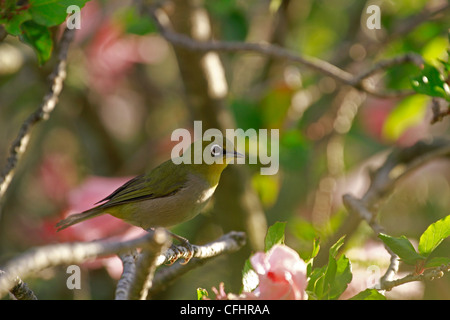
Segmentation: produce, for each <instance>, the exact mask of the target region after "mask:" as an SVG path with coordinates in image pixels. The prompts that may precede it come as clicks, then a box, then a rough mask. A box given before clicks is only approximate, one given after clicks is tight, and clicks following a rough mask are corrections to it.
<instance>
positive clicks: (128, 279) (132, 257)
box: [115, 249, 138, 300]
mask: <svg viewBox="0 0 450 320" xmlns="http://www.w3.org/2000/svg"><path fill="white" fill-rule="evenodd" d="M137 255H138V252H137V251H136V249H133V250H131V251H129V252H125V253H123V254H120V255H119V258H120V260H122V265H123V271H122V276H121V277H120V279H119V281H118V282H117V287H116V295H115V300H128V293H129V292H130V286H131V283H132V282H133V278H134V274H135V273H136V259H137Z"/></svg>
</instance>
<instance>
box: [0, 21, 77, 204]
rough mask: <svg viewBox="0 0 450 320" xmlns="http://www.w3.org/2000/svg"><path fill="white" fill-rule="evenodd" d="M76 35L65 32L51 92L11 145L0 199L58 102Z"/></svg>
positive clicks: (0, 186) (52, 74) (53, 73)
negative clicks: (32, 138) (37, 127)
mask: <svg viewBox="0 0 450 320" xmlns="http://www.w3.org/2000/svg"><path fill="white" fill-rule="evenodd" d="M74 34H75V30H71V29H68V28H66V29H65V30H64V33H63V35H62V37H61V41H60V43H59V45H60V49H59V53H58V61H57V63H56V66H55V68H54V69H53V72H52V73H51V74H50V88H49V91H48V93H47V94H46V95H45V96H44V98H43V101H42V104H41V106H40V107H39V108H38V109H37V110H36V111H35V112H33V113H32V114H31V115H30V116H28V118H27V119H26V120H25V121H24V123H23V124H22V126H21V127H20V130H19V133H18V135H17V137H16V139H15V140H14V141H13V143H12V145H11V148H10V151H9V157H8V159H7V161H6V165H5V167H4V168H3V170H2V172H1V175H0V199H1V198H2V197H3V195H4V194H5V192H6V190H7V189H8V186H9V184H10V182H11V180H12V178H13V176H14V170H15V168H16V166H17V163H18V162H19V160H20V157H21V156H22V155H23V154H24V152H25V150H26V149H27V145H28V142H29V140H30V135H31V129H32V128H33V126H34V125H35V124H36V123H38V122H40V121H43V120H44V121H45V120H47V119H48V118H49V117H50V113H51V112H52V111H53V109H54V108H55V106H56V104H57V102H58V97H59V94H60V93H61V90H62V88H63V82H64V80H65V78H66V60H67V52H68V49H69V45H70V43H71V41H72V39H73V37H74Z"/></svg>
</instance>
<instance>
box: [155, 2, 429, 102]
mask: <svg viewBox="0 0 450 320" xmlns="http://www.w3.org/2000/svg"><path fill="white" fill-rule="evenodd" d="M158 10H162V9H160V5H153V6H149V14H150V15H151V16H152V18H153V20H154V21H155V23H156V26H157V28H158V31H159V33H160V34H161V35H162V36H163V37H164V38H165V39H166V40H167V41H169V42H170V43H171V44H172V45H174V46H181V47H184V48H186V49H189V50H191V51H205V52H208V51H220V52H253V53H258V54H264V55H266V56H269V57H273V58H278V59H286V60H289V61H292V62H297V63H300V64H302V65H304V66H306V67H308V68H310V69H312V70H314V71H317V72H319V73H321V74H323V75H326V76H329V77H331V78H333V79H335V80H337V81H339V82H341V83H343V84H346V85H349V86H352V87H354V88H356V89H358V90H361V91H364V92H366V93H369V94H371V95H373V96H377V97H383V98H392V97H402V96H406V95H411V94H413V93H414V91H413V90H406V91H404V90H402V91H381V90H378V89H376V88H374V86H373V85H371V84H370V83H369V82H368V81H364V80H366V79H367V78H368V77H370V76H372V75H373V74H374V73H376V72H379V71H382V70H385V69H386V68H389V67H392V66H394V65H397V64H403V63H407V62H412V63H414V64H416V65H421V64H422V63H423V60H422V57H420V56H419V55H418V54H413V53H407V54H404V55H401V56H398V57H394V58H392V59H386V60H383V61H380V62H379V63H377V64H376V65H375V66H373V67H372V68H370V69H369V70H367V71H363V72H361V73H360V74H358V75H352V74H351V73H349V72H347V71H345V70H342V69H340V68H339V67H337V66H335V65H333V64H331V63H329V62H327V61H325V60H321V59H318V58H316V57H310V56H307V55H300V54H297V53H294V52H292V51H290V50H288V49H285V48H283V47H279V46H277V45H272V44H268V43H251V42H235V41H197V40H194V39H192V38H191V37H189V36H186V35H184V34H180V33H176V32H174V31H172V30H171V29H170V27H169V25H168V24H167V23H165V21H164V19H162V18H161V17H162V16H164V15H161V14H160V11H158Z"/></svg>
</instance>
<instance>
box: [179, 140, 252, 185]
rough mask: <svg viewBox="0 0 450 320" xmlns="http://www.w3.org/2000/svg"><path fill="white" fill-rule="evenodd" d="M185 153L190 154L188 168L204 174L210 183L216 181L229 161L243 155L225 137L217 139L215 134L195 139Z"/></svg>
mask: <svg viewBox="0 0 450 320" xmlns="http://www.w3.org/2000/svg"><path fill="white" fill-rule="evenodd" d="M185 153H187V155H190V159H191V163H190V164H189V167H190V169H191V170H192V171H194V172H196V173H198V174H202V175H203V176H205V177H206V178H207V180H208V181H210V182H211V183H212V184H214V182H215V181H216V180H217V182H218V179H219V177H220V174H221V173H222V171H223V170H224V169H225V168H226V167H227V165H228V164H229V163H230V162H232V161H233V160H234V159H236V158H243V157H244V155H242V154H241V153H239V152H237V151H236V150H235V148H234V144H233V143H232V142H231V141H230V140H228V139H226V138H225V137H221V138H220V139H217V137H215V136H213V137H212V138H211V139H209V138H208V139H203V140H199V141H195V142H194V143H192V144H191V146H190V147H189V148H188V149H187V150H186V151H185ZM183 155H185V154H183Z"/></svg>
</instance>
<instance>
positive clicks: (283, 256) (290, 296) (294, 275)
mask: <svg viewBox="0 0 450 320" xmlns="http://www.w3.org/2000/svg"><path fill="white" fill-rule="evenodd" d="M250 262H251V264H252V266H253V269H254V270H255V272H256V274H257V275H258V278H259V286H258V287H257V288H256V289H255V290H254V291H253V292H251V293H244V294H243V296H242V297H243V298H247V299H261V300H306V299H308V295H307V294H306V292H305V289H306V286H307V283H308V281H307V279H306V263H305V262H304V261H303V260H302V259H301V258H300V256H299V255H298V253H297V252H295V251H294V250H292V249H291V248H289V247H287V246H284V245H275V246H273V247H272V248H271V249H270V250H269V251H268V252H266V253H263V252H258V253H256V254H254V255H253V256H252V257H251V258H250Z"/></svg>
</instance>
